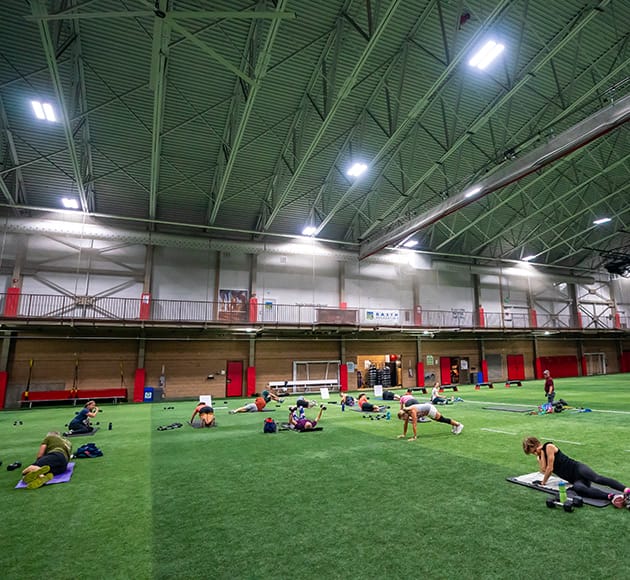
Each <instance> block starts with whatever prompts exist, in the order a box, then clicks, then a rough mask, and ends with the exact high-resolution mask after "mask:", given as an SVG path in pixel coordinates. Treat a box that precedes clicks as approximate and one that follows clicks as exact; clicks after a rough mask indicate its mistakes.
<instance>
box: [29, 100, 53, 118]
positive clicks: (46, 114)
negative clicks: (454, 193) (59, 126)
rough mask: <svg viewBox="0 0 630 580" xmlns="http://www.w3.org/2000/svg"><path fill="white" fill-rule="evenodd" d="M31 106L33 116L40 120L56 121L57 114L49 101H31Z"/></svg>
mask: <svg viewBox="0 0 630 580" xmlns="http://www.w3.org/2000/svg"><path fill="white" fill-rule="evenodd" d="M31 107H33V112H34V113H35V116H36V117H37V118H38V119H40V120H41V121H44V120H45V121H50V122H51V123H55V122H56V121H57V115H55V110H54V109H53V107H52V105H51V104H50V103H42V102H41V101H31Z"/></svg>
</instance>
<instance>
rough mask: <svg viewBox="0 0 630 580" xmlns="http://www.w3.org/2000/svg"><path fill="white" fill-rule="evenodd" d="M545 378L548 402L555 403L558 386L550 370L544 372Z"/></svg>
mask: <svg viewBox="0 0 630 580" xmlns="http://www.w3.org/2000/svg"><path fill="white" fill-rule="evenodd" d="M543 378H544V379H545V395H547V403H549V404H550V405H553V400H554V398H555V397H556V387H555V385H554V384H553V378H552V377H551V373H550V372H549V371H547V370H546V371H544V372H543Z"/></svg>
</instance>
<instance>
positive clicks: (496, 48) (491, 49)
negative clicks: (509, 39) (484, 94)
mask: <svg viewBox="0 0 630 580" xmlns="http://www.w3.org/2000/svg"><path fill="white" fill-rule="evenodd" d="M504 49H505V46H504V45H503V44H499V43H497V42H495V41H494V40H489V41H488V42H486V44H484V45H483V47H482V48H481V50H480V51H479V52H477V54H475V55H474V56H473V57H472V58H471V59H470V60H469V61H468V64H469V65H470V66H474V67H477V68H478V69H480V70H483V69H485V68H486V67H487V66H488V65H489V64H490V63H491V62H492V61H493V60H494V59H495V58H496V57H497V56H499V55H500V54H501V53H502V52H503V50H504Z"/></svg>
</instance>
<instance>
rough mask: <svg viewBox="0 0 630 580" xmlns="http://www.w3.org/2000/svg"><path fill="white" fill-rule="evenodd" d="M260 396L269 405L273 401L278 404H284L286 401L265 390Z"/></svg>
mask: <svg viewBox="0 0 630 580" xmlns="http://www.w3.org/2000/svg"><path fill="white" fill-rule="evenodd" d="M260 396H261V397H262V398H263V399H265V403H269V402H271V401H277V402H278V403H284V399H281V398H280V397H278V395H276V394H275V393H274V392H273V391H272V390H269V389H265V390H264V391H263V392H262V393H261V394H260Z"/></svg>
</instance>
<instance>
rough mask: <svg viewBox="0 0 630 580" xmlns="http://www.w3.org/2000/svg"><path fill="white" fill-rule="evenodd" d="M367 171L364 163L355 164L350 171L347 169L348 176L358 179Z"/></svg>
mask: <svg viewBox="0 0 630 580" xmlns="http://www.w3.org/2000/svg"><path fill="white" fill-rule="evenodd" d="M366 171H367V165H366V164H365V163H355V164H354V165H353V166H352V167H351V168H350V169H348V175H349V176H350V177H359V175H361V174H362V173H365V172H366Z"/></svg>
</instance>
